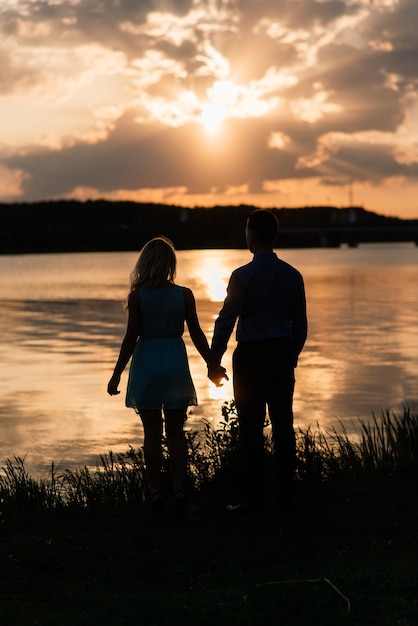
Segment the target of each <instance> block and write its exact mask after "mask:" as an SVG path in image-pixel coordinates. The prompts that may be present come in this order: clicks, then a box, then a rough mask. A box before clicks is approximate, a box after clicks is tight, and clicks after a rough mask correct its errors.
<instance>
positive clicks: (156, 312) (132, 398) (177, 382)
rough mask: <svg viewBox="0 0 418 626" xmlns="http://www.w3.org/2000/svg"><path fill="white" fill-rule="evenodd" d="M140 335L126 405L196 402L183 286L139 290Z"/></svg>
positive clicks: (152, 406)
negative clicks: (185, 320)
mask: <svg viewBox="0 0 418 626" xmlns="http://www.w3.org/2000/svg"><path fill="white" fill-rule="evenodd" d="M140 301H141V304H140V315H141V331H140V332H141V335H140V337H139V339H138V341H137V343H136V346H135V349H134V352H133V355H132V360H131V365H130V369H129V378H128V387H127V392H126V406H127V407H131V408H134V409H136V410H140V409H160V408H167V409H184V408H186V407H187V406H190V405H197V398H196V391H195V388H194V385H193V381H192V378H191V375H190V370H189V363H188V358H187V353H186V346H185V344H184V341H183V339H182V335H183V332H184V319H185V304H184V298H183V288H182V287H179V286H177V285H174V286H173V287H166V288H161V289H141V290H140Z"/></svg>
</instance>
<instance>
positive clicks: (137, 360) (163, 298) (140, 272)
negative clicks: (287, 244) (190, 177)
mask: <svg viewBox="0 0 418 626" xmlns="http://www.w3.org/2000/svg"><path fill="white" fill-rule="evenodd" d="M175 274H176V254H175V250H174V246H173V244H172V242H171V241H170V240H169V239H166V238H165V237H156V238H155V239H152V240H151V241H149V242H148V243H147V244H146V245H145V246H144V247H143V249H142V250H141V253H140V255H139V258H138V261H137V263H136V266H135V269H134V271H133V272H132V274H131V291H130V294H129V296H128V304H127V308H128V323H127V329H126V334H125V337H124V339H123V341H122V345H121V348H120V354H119V358H118V360H117V362H116V365H115V368H114V372H113V375H112V378H111V379H110V381H109V384H108V388H107V390H108V393H109V394H110V395H111V396H113V395H116V394H118V393H120V392H119V391H118V386H119V383H120V377H121V374H122V372H123V370H124V369H125V367H126V365H127V363H128V361H129V359H130V357H131V356H132V361H131V366H130V370H129V379H128V387H127V392H126V406H127V407H132V408H134V409H135V410H136V411H137V412H138V413H139V416H140V418H141V421H142V424H143V427H144V459H145V465H146V468H147V474H148V479H149V483H150V488H151V502H152V509H153V511H154V512H155V513H161V512H162V508H163V493H162V475H161V470H162V435H163V415H164V424H165V434H166V437H167V444H168V450H169V455H170V462H171V469H172V476H173V491H174V508H175V511H176V512H177V513H182V512H184V510H185V506H186V493H185V481H186V473H187V441H186V437H185V433H184V428H183V427H184V422H185V421H186V419H187V408H188V407H189V406H190V405H196V404H197V398H196V392H195V388H194V385H193V381H192V378H191V375H190V370H189V364H188V359H187V353H186V347H185V345H184V341H183V339H182V335H183V331H184V321H186V323H187V327H188V329H189V333H190V337H191V339H192V341H193V343H194V345H195V346H196V349H197V350H198V352H199V353H200V354H201V356H202V357H203V359H204V360H205V361H206V363H207V365H208V370H209V371H210V375H211V379H212V380H214V382H215V384H218V385H219V384H220V380H221V379H222V378H223V377H225V378H226V374H225V369H224V368H222V367H214V366H213V359H212V356H211V352H210V348H209V345H208V342H207V339H206V337H205V335H204V333H203V331H202V329H201V327H200V324H199V320H198V317H197V312H196V304H195V299H194V296H193V293H192V291H191V290H190V289H188V288H187V287H180V286H178V285H176V284H175V283H174V279H175Z"/></svg>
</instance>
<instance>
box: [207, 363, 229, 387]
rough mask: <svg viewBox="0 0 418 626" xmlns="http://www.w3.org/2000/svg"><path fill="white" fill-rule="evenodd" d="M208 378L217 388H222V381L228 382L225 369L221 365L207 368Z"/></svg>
mask: <svg viewBox="0 0 418 626" xmlns="http://www.w3.org/2000/svg"><path fill="white" fill-rule="evenodd" d="M208 378H209V379H210V380H211V381H212V382H213V383H214V384H215V385H216V386H217V387H222V386H223V383H222V382H221V381H222V379H225V380H229V377H228V374H227V373H226V369H225V368H224V367H222V365H217V366H216V367H208Z"/></svg>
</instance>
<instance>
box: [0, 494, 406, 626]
mask: <svg viewBox="0 0 418 626" xmlns="http://www.w3.org/2000/svg"><path fill="white" fill-rule="evenodd" d="M0 546H1V547H0V623H1V624H4V625H5V626H12V625H19V626H20V625H25V626H26V625H33V624H42V625H46V624H53V625H57V626H58V625H65V626H67V625H71V626H83V625H91V624H101V625H107V624H109V625H110V624H112V625H116V626H122V625H124V624H138V625H151V624H164V625H165V624H182V625H184V626H189V625H192V624H196V625H209V624H210V625H223V624H229V625H231V624H244V625H245V624H257V625H263V624H266V625H267V624H268V625H271V624H283V625H284V626H292V625H294V624H298V625H299V624H300V625H302V626H307V625H310V624H313V625H315V626H316V625H319V626H326V625H330V626H331V625H332V626H335V625H337V624H342V625H355V626H363V625H364V626H366V625H367V626H373V625H376V626H396V625H399V626H416V625H418V550H417V546H418V507H417V497H416V495H415V494H412V493H408V490H404V491H403V492H400V491H399V490H398V489H396V488H393V489H385V490H384V489H381V490H380V491H379V492H378V493H377V492H376V491H374V492H373V491H369V492H368V493H367V492H363V493H361V494H359V493H357V494H355V495H352V494H351V495H350V494H347V493H346V494H344V495H343V494H341V493H339V494H338V495H336V494H335V493H330V492H327V491H324V492H323V493H322V494H318V493H315V494H309V493H307V492H305V493H301V492H299V493H298V494H297V498H296V502H295V505H294V507H293V509H292V510H291V511H288V512H282V513H280V514H277V513H276V514H273V513H270V514H266V515H263V516H258V517H239V516H233V515H232V516H231V515H230V514H227V513H225V512H224V511H223V510H221V509H220V508H218V509H216V508H215V507H213V506H212V505H211V504H209V503H208V502H206V503H204V504H202V503H200V504H194V505H193V504H192V506H191V510H190V512H189V516H188V519H187V520H186V521H185V522H183V523H181V524H179V523H174V521H173V520H172V519H171V518H170V517H168V518H167V519H166V520H165V521H162V522H159V523H158V524H157V525H155V523H154V522H153V521H152V519H151V517H150V515H149V514H145V513H144V512H143V511H142V512H138V511H137V512H133V511H130V512H126V511H125V512H123V513H120V514H119V515H117V514H115V513H111V514H110V513H106V514H101V515H99V514H92V513H88V514H87V513H78V514H65V515H64V514H60V516H58V517H56V518H55V519H48V520H45V519H44V520H43V521H42V520H41V519H38V520H35V521H33V520H32V521H29V520H27V521H25V522H22V523H21V524H19V528H14V529H12V528H10V527H7V526H6V525H3V527H2V530H1V531H0Z"/></svg>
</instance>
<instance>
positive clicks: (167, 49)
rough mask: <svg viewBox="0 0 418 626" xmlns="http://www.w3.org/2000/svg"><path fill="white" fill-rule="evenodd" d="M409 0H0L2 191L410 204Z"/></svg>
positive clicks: (413, 96) (416, 134)
mask: <svg viewBox="0 0 418 626" xmlns="http://www.w3.org/2000/svg"><path fill="white" fill-rule="evenodd" d="M417 24H418V2H417V0H321V1H318V0H64V1H63V0H50V1H46V0H0V202H32V201H39V200H53V199H63V198H76V199H79V200H87V199H97V198H107V199H109V200H135V201H138V202H158V203H160V202H161V203H167V204H176V205H180V206H187V207H193V206H213V205H237V204H250V205H254V206H259V207H278V208H280V207H299V206H307V205H332V206H339V207H344V206H349V205H356V206H362V207H364V208H366V209H367V210H370V211H375V212H377V213H381V214H384V215H391V216H398V217H402V218H418V97H417V94H418V91H417V85H418V37H417V34H416V25H417Z"/></svg>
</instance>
